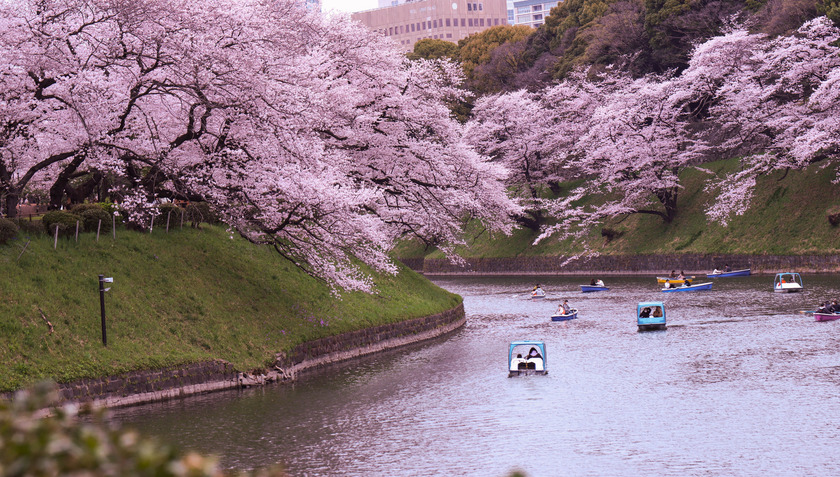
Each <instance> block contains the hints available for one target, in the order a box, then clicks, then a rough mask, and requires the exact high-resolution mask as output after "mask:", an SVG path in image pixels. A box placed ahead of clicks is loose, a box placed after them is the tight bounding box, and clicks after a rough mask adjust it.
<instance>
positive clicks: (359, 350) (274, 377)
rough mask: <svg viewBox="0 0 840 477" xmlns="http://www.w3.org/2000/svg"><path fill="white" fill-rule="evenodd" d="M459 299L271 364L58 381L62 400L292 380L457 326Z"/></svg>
mask: <svg viewBox="0 0 840 477" xmlns="http://www.w3.org/2000/svg"><path fill="white" fill-rule="evenodd" d="M465 321H466V318H465V315H464V306H463V304H460V305H458V306H457V307H455V308H452V309H450V310H447V311H444V312H442V313H438V314H435V315H431V316H426V317H421V318H416V319H412V320H407V321H403V322H398V323H391V324H387V325H380V326H375V327H372V328H366V329H362V330H357V331H354V332H350V333H344V334H341V335H337V336H331V337H327V338H322V339H319V340H316V341H312V342H308V343H303V344H301V345H298V346H297V347H295V348H294V349H293V350H292V351H290V352H288V353H281V354H279V355H277V357H276V363H275V366H274V369H269V370H263V371H261V372H258V373H245V372H241V371H239V370H236V369H234V367H233V366H232V365H231V364H230V363H226V362H224V361H208V362H203V363H195V364H190V365H185V366H178V367H172V368H166V369H158V370H150V371H137V372H133V373H127V374H123V375H119V376H109V377H102V378H95V379H85V380H80V381H74V382H70V383H63V384H60V385H59V393H60V398H61V400H62V401H64V402H78V403H92V404H94V405H98V406H106V407H120V406H130V405H136V404H144V403H149V402H155V401H164V400H168V399H175V398H180V397H185V396H189V395H194V394H200V393H206V392H212V391H219V390H224V389H236V388H241V387H248V386H255V385H263V384H267V383H271V382H287V381H294V380H296V379H298V378H299V377H300V376H302V375H304V374H308V373H313V372H317V371H318V370H322V369H326V368H327V367H328V366H330V365H332V364H336V363H339V362H342V361H348V360H351V359H354V358H358V357H362V356H367V355H370V354H374V353H378V352H382V351H385V350H390V349H395V348H399V347H402V346H406V345H409V344H413V343H419V342H421V341H425V340H429V339H433V338H437V337H440V336H443V335H446V334H448V333H451V332H453V331H455V330H457V329H458V328H460V327H462V326H463V325H464V323H465Z"/></svg>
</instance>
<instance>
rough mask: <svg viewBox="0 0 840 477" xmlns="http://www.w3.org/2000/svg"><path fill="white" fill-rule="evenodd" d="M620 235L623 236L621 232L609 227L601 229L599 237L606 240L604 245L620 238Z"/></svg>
mask: <svg viewBox="0 0 840 477" xmlns="http://www.w3.org/2000/svg"><path fill="white" fill-rule="evenodd" d="M622 235H624V231H623V230H616V229H612V228H609V227H604V228H602V229H601V236H602V237H604V238H606V239H607V242H606V243H610V242H612V241H613V240H615V239H618V238H621V236H622Z"/></svg>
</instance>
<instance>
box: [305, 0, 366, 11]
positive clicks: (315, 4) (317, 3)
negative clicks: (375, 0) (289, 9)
mask: <svg viewBox="0 0 840 477" xmlns="http://www.w3.org/2000/svg"><path fill="white" fill-rule="evenodd" d="M380 1H381V0H380ZM297 3H299V4H302V5H305V6H306V9H307V10H315V11H316V12H320V11H321V0H298V1H297Z"/></svg>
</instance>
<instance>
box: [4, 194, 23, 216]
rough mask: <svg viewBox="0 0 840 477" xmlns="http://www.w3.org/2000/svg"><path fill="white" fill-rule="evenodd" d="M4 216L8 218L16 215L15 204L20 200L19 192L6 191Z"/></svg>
mask: <svg viewBox="0 0 840 477" xmlns="http://www.w3.org/2000/svg"><path fill="white" fill-rule="evenodd" d="M5 202H6V216H8V217H9V218H10V219H13V218H15V217H17V215H18V213H17V206H18V203H19V202H20V194H18V193H16V192H12V191H9V192H7V193H6V200H5Z"/></svg>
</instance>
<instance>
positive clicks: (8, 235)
mask: <svg viewBox="0 0 840 477" xmlns="http://www.w3.org/2000/svg"><path fill="white" fill-rule="evenodd" d="M18 230H20V228H19V227H18V226H17V225H16V224H15V223H14V222H12V221H11V220H9V219H4V218H2V217H0V245H3V244H5V243H7V242H8V241H9V240H11V239H13V238H15V236H16V235H17V233H18Z"/></svg>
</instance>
